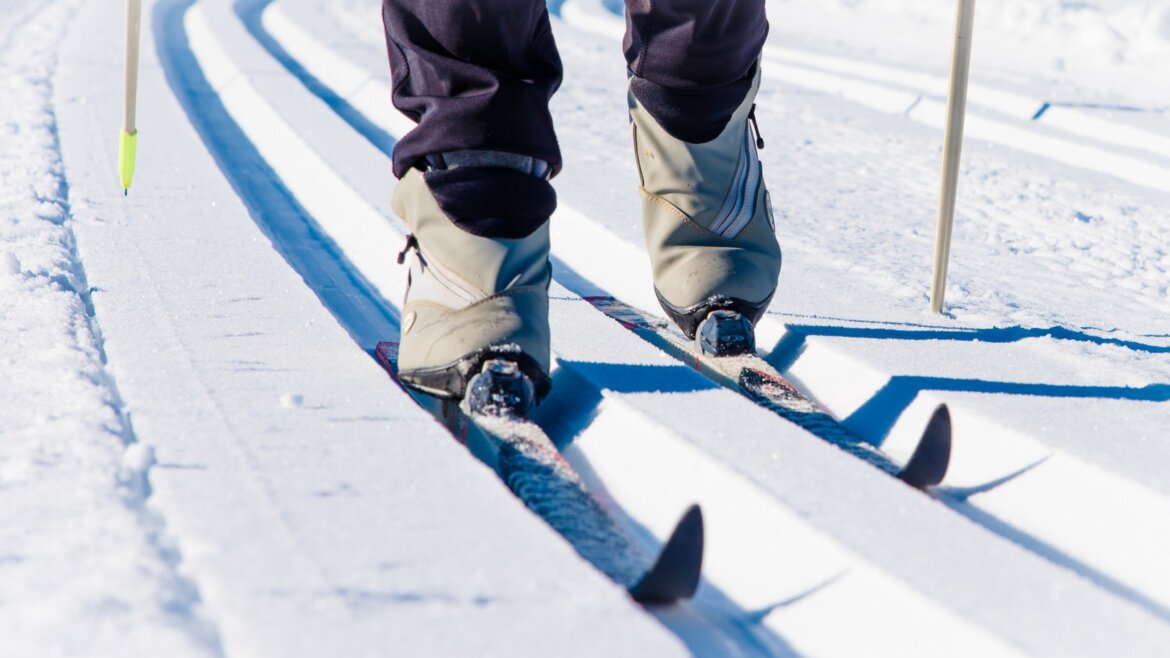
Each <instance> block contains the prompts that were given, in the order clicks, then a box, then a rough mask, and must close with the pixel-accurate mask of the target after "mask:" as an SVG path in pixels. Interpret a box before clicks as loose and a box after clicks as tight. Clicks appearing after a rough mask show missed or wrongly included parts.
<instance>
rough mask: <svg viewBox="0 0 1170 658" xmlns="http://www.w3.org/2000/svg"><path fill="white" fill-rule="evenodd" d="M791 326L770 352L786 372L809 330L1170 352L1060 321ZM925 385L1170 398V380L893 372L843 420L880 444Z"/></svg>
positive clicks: (1048, 394) (844, 334)
mask: <svg viewBox="0 0 1170 658" xmlns="http://www.w3.org/2000/svg"><path fill="white" fill-rule="evenodd" d="M786 326H787V329H788V331H787V333H785V335H784V337H783V338H781V339H780V341H779V342H778V343H777V344H776V347H775V348H773V349H772V351H771V352H770V353H769V354H768V356H767V361H768V362H769V363H770V364H772V366H774V367H775V368H776V369H777V370H780V371H781V372H787V371H788V370H789V369H790V368H791V367H792V366H793V365H794V364H795V363H796V361H797V359H799V358H800V356H801V354H803V352H804V350H805V348H806V346H807V340H808V338H809V337H810V336H823V337H832V338H858V339H867V340H897V341H967V342H979V343H991V344H1007V343H1016V342H1020V341H1024V340H1028V339H1032V338H1052V339H1055V340H1066V341H1076V342H1082V343H1089V344H1093V345H1101V346H1113V347H1120V348H1124V349H1128V350H1132V351H1135V352H1142V353H1146V354H1166V353H1170V346H1166V345H1157V344H1152V343H1143V342H1140V341H1136V340H1129V339H1120V338H1112V337H1107V336H1100V335H1096V334H1092V333H1088V332H1087V331H1081V330H1075V329H1069V328H1067V327H1061V326H1053V327H1044V328H1032V327H1021V326H1011V327H991V328H985V329H953V328H949V327H937V326H931V325H914V324H899V325H894V326H890V327H872V326H871V327H847V326H839V325H811V324H789V325H786ZM924 391H939V392H952V393H987V394H1004V395H1027V396H1037V397H1048V398H1085V399H1103V400H1132V401H1137V402H1167V401H1170V383H1155V384H1149V385H1146V386H1141V387H1125V386H1085V385H1072V384H1067V385H1066V384H1040V383H1031V382H1011V381H993V380H986V379H976V378H952V377H927V376H912V375H895V376H892V377H890V379H889V381H887V382H886V384H885V385H884V386H883V387H882V388H881V389H880V390H878V391H877V393H875V394H874V395H873V396H872V397H871V398H870V399H869V400H867V401H866V402H865V403H863V404H862V405H861V406H860V407H858V408H857V409H856V410H855V411H854V412H853V413H852V414H850V415H849V416H848V417H847V418H845V419H843V421H842V422H843V423H844V424H845V425H846V426H847V427H849V428H850V429H852V430H854V431H858V432H863V435H864V436H865V437H866V438H867V440H870V441H872V442H873V443H874V445H877V446H880V445H881V444H882V443H883V442H884V441H885V438H886V437H887V436H888V435H889V433H890V430H891V429H892V428H893V426H894V424H895V423H896V422H897V420H898V418H900V417H901V415H902V413H903V412H905V411H906V409H907V408H908V407H909V406H910V404H911V403H912V402H913V401H914V399H915V398H916V397H917V396H918V395H919V394H920V393H922V392H924Z"/></svg>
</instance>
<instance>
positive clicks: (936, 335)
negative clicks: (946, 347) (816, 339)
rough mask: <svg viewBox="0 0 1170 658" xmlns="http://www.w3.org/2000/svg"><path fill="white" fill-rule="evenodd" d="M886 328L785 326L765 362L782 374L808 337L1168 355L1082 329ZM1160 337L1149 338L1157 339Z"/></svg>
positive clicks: (1163, 349) (1164, 349) (1166, 350)
mask: <svg viewBox="0 0 1170 658" xmlns="http://www.w3.org/2000/svg"><path fill="white" fill-rule="evenodd" d="M889 324H890V325H891V326H887V327H874V326H869V327H846V326H841V325H814V324H792V323H785V327H786V328H787V329H788V331H787V333H785V334H784V337H783V338H781V339H780V342H778V343H777V344H776V346H775V347H774V348H772V351H771V352H770V353H769V354H768V362H769V363H771V364H772V365H773V366H774V367H776V369H777V370H780V371H781V372H784V371H786V370H788V368H790V367H792V364H793V363H795V362H796V359H797V358H799V357H800V354H801V352H803V351H804V348H805V343H806V341H807V339H808V337H809V336H823V337H829V338H863V339H869V340H923V341H925V340H931V341H966V342H978V343H993V344H1006V343H1018V342H1021V341H1024V340H1028V339H1031V338H1052V339H1055V340H1067V341H1075V342H1082V343H1091V344H1094V345H1102V346H1115V347H1123V348H1125V349H1129V350H1133V351H1135V352H1145V353H1148V354H1170V345H1156V344H1152V343H1143V342H1139V341H1136V340H1127V339H1122V338H1110V337H1108V336H1099V335H1097V334H1092V333H1089V332H1088V331H1086V330H1078V329H1070V328H1068V327H1062V326H1059V325H1056V326H1052V327H1023V326H1018V325H1016V326H1008V327H988V328H983V329H977V328H976V329H955V328H952V327H940V326H932V325H925V324H909V323H905V324H902V323H889ZM1159 337H1162V336H1151V338H1159Z"/></svg>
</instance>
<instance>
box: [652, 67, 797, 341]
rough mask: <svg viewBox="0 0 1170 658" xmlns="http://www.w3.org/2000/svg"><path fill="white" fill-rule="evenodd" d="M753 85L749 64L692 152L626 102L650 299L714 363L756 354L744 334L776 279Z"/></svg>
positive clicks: (761, 309)
mask: <svg viewBox="0 0 1170 658" xmlns="http://www.w3.org/2000/svg"><path fill="white" fill-rule="evenodd" d="M634 80H635V79H634V78H631V83H632V82H633V81H634ZM759 84H760V67H759V64H757V65H756V68H755V73H754V77H753V81H752V85H751V88H750V91H749V92H748V93H747V96H746V97H745V98H744V100H743V102H742V103H741V104H740V105H739V107H738V108H737V109H736V110H735V112H734V114H733V115H732V117H731V120H730V121H729V122H728V124H727V126H726V127H725V128H724V129H723V131H722V132H721V133H720V134H719V135H718V136H717V137H716V138H715V139H713V140H711V141H709V142H705V143H701V144H692V143H688V142H685V141H683V140H680V139H678V138H676V137H674V136H673V135H671V134H670V133H669V132H667V130H666V129H665V128H663V127H662V125H661V124H660V123H659V122H658V121H657V120H656V119H655V118H654V117H653V116H651V114H650V112H649V111H648V110H647V109H646V108H645V107H644V106H643V105H642V103H640V102H639V101H638V99H637V97H636V96H635V95H634V92H633V84H631V91H630V93H629V104H630V117H631V120H632V124H633V136H634V149H635V152H636V155H637V164H638V172H639V175H640V177H641V180H640V189H641V192H642V218H643V230H644V231H645V236H646V247H647V250H648V251H649V252H650V263H651V266H652V268H653V271H654V291H655V293H657V296H658V301H659V303H660V304H661V305H662V308H663V309H664V310H665V311H666V313H667V315H669V316H670V318H671V319H672V320H673V321H674V322H675V324H677V325H678V327H679V328H680V329H682V331H683V333H685V334H686V335H687V337H688V338H692V339H696V340H697V342H698V347H699V348H700V349H702V350H704V351H705V352H707V353H709V354H713V355H716V356H732V355H736V354H747V353H754V352H755V334H754V331H753V328H752V327H753V325H754V323H755V322H756V321H757V320H758V319H759V318H760V316H762V315H763V313H764V311H765V310H766V309H767V307H768V303H769V302H770V301H771V299H772V296H773V294H775V292H776V284H777V279H778V277H779V275H780V245H779V243H778V242H777V240H776V225H775V220H774V219H773V216H772V207H771V198H770V197H769V195H768V191H767V189H766V187H765V185H764V176H763V171H762V168H761V165H760V159H759V154H758V153H757V148H762V147H763V139H762V138H760V136H759V128H758V127H757V126H756V125H755V97H756V92H757V91H758V89H759ZM753 129H754V130H753Z"/></svg>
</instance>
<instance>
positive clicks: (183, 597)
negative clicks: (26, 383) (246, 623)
mask: <svg viewBox="0 0 1170 658" xmlns="http://www.w3.org/2000/svg"><path fill="white" fill-rule="evenodd" d="M82 2H84V0H57V1H54V0H47V1H45V2H41V3H36V4H29V5H27V7H26V11H25V12H24V13H23V14H22V15H21V16H20V17H19V18H18V20H17V21H15V22H14V23H13V24H11V25H9V26H7V29H5V31H4V33H3V35H2V36H0V62H7V61H8V60H7V57H6V55H7V54H8V53H9V52H10V51H11V49H15V48H18V47H19V46H21V45H24V46H25V48H26V50H25V51H24V57H25V58H26V59H23V60H21V63H20V64H18V66H21V67H22V68H23V69H27V68H33V67H35V68H41V69H43V70H44V71H45V72H46V75H45V76H44V77H43V78H42V79H34V78H32V77H28V78H21V77H20V75H19V74H15V73H13V74H11V75H12V78H13V79H16V80H17V81H18V82H17V84H19V83H21V82H23V83H27V84H28V85H29V87H30V88H29V89H27V90H26V91H27V92H28V96H31V97H32V98H20V99H14V98H13V97H11V96H9V97H8V101H10V102H11V101H14V100H15V101H16V102H18V103H19V102H20V101H24V100H34V101H35V102H36V103H37V107H36V110H38V111H40V112H42V117H43V120H42V122H41V123H40V125H34V126H32V127H31V130H29V131H28V132H30V133H31V134H33V135H36V133H37V131H38V130H39V131H43V132H42V135H41V138H42V139H43V140H44V141H45V142H47V144H46V145H47V146H48V147H49V148H48V149H47V151H46V152H47V153H49V154H50V155H49V161H47V162H45V163H44V164H45V165H47V166H46V168H45V171H44V172H43V174H42V175H41V177H40V178H39V179H38V180H36V181H35V182H34V183H33V185H32V186H31V188H30V192H31V193H32V194H33V195H35V198H36V200H37V201H38V202H39V204H40V208H39V209H38V215H39V216H40V218H41V219H42V220H43V221H46V222H51V223H54V224H56V225H57V231H56V232H57V233H58V236H59V237H58V238H57V239H58V240H59V241H58V242H57V244H56V245H52V247H51V248H54V249H59V250H60V252H61V257H60V258H59V259H58V260H57V261H56V262H55V263H53V268H54V269H55V268H61V269H62V270H63V274H60V275H54V276H51V277H50V281H51V285H52V286H54V287H55V288H56V289H58V290H59V291H61V292H64V293H66V294H72V295H75V296H76V299H77V301H78V304H77V305H76V307H75V308H76V310H77V314H76V316H75V317H74V323H75V325H74V327H73V332H74V334H73V337H74V338H75V340H77V341H78V343H77V344H76V345H74V346H73V347H74V348H75V349H76V350H77V351H79V352H82V353H85V352H89V351H90V350H92V361H91V363H89V364H87V365H88V366H89V367H91V368H92V372H86V371H81V372H79V375H80V376H81V377H83V378H85V379H86V380H87V381H88V382H89V383H90V384H91V385H92V386H94V387H96V388H98V389H99V390H101V391H103V392H104V395H103V397H104V402H103V404H104V406H105V407H106V408H107V409H108V411H109V413H110V414H112V420H111V421H108V422H106V423H104V424H103V427H102V428H101V431H102V432H103V433H105V434H107V435H108V436H109V437H110V438H113V439H115V440H116V441H117V442H118V443H119V444H120V446H121V449H122V459H121V463H120V466H119V469H118V471H117V472H115V473H108V474H107V475H108V477H109V478H110V479H111V480H112V481H114V482H115V486H116V487H117V489H118V490H120V491H121V498H122V503H123V505H124V506H125V509H126V510H127V511H129V512H130V513H131V514H132V515H133V516H134V517H135V518H136V520H137V525H138V527H139V529H140V532H141V536H142V539H143V541H144V543H145V546H146V548H147V550H148V551H149V552H150V553H151V557H152V558H154V559H155V560H157V564H158V565H160V566H163V567H164V568H165V572H163V573H153V574H150V575H149V576H147V574H149V573H150V571H151V569H150V568H148V567H145V566H143V567H141V570H142V571H141V574H142V575H143V576H145V577H150V578H152V579H154V580H155V581H156V584H155V586H156V587H158V588H160V589H161V590H163V591H160V592H159V593H158V594H157V596H158V597H159V601H157V604H158V605H159V606H160V607H161V608H162V613H163V614H164V615H165V616H166V617H167V618H168V620H169V623H171V624H173V625H174V626H175V627H177V628H178V629H179V632H180V633H181V634H183V635H185V636H186V637H187V638H188V641H189V642H191V648H192V649H194V647H200V649H194V650H197V651H200V652H201V653H203V652H205V653H206V654H207V655H211V656H220V657H222V656H223V653H222V647H221V645H220V641H219V637H218V632H217V630H216V628H215V625H214V624H213V623H212V622H210V620H209V619H208V618H207V617H206V616H204V615H203V613H202V610H201V604H202V601H201V597H200V593H199V586H198V584H197V582H196V581H195V580H194V579H193V578H190V577H188V576H187V575H185V574H184V573H183V568H182V555H181V554H180V553H179V552H178V550H177V549H176V548H175V545H174V543H173V542H172V540H171V538H170V536H169V534H168V530H167V521H166V516H165V514H163V512H162V511H161V510H160V509H158V508H157V507H155V506H153V505H152V504H151V502H150V496H151V489H150V469H151V467H152V466H153V465H154V460H153V452H152V450H151V448H150V446H146V445H143V444H142V443H140V442H139V440H138V436H137V435H136V433H135V431H134V426H133V421H132V419H131V413H130V412H129V410H128V409H127V405H126V402H125V400H124V399H123V398H122V395H121V392H120V390H119V388H118V384H117V378H116V376H115V375H114V370H115V369H116V366H115V365H112V364H110V362H109V357H108V354H107V351H106V344H105V338H104V335H103V333H102V330H101V323H100V321H99V319H98V317H97V312H96V308H95V305H94V292H95V291H94V290H93V289H92V288H90V286H89V282H88V277H87V275H86V270H85V265H84V262H83V256H82V253H81V250H80V249H79V246H78V242H77V238H76V235H75V233H74V230H73V228H72V226H73V225H74V224H75V223H76V222H78V221H79V219H78V215H77V213H75V209H74V207H73V205H72V203H71V201H70V189H69V181H68V179H67V177H66V175H65V169H64V163H63V160H62V152H61V143H60V135H59V133H58V122H57V114H56V108H55V106H54V102H53V97H54V84H55V77H56V70H57V66H58V55H59V49H58V48H57V44H59V43H60V41H61V36H62V35H63V34H64V33H65V32H66V31H67V30H68V28H69V26H70V24H71V22H72V19H73V18H74V16H75V13H76V10H77V8H78V7H79V6H80V5H81V4H82ZM37 36H40V37H41V39H40V40H39V41H37V42H36V43H37V46H34V47H32V48H29V47H28V46H27V44H21V40H22V39H24V40H28V39H30V38H31V39H36V38H37ZM30 60H31V63H30ZM7 68H9V65H7V64H6V63H5V64H0V75H2V76H4V77H6V78H7V77H8V76H9V75H10V72H9V71H6V70H5V69H7ZM6 82H10V81H6ZM30 109H31V108H30ZM9 125H10V126H15V125H17V124H9ZM5 146H6V148H7V147H8V144H6V145H5ZM38 164H40V163H38ZM26 173H28V174H32V173H33V170H32V169H31V168H30V169H29V170H27V172H26ZM6 183H9V184H11V181H10V180H9V181H6ZM46 213H49V214H46ZM51 271H52V269H49V270H47V271H45V272H44V273H40V274H38V273H31V272H30V273H29V276H30V277H36V276H46V275H48V273H49V272H51ZM127 548H129V547H127ZM127 556H129V554H127ZM112 595H113V594H112V593H111V596H112ZM13 639H19V638H13ZM156 641H157V640H156ZM143 648H145V647H139V648H138V650H141V649H143Z"/></svg>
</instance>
